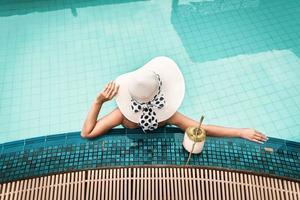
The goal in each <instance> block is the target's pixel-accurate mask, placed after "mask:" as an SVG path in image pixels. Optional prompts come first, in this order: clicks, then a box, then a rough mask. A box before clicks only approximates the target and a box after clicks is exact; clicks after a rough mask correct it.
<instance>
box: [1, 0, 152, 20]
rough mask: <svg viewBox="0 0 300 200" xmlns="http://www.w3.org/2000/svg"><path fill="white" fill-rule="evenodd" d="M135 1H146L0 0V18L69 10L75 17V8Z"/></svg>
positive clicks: (133, 0)
mask: <svg viewBox="0 0 300 200" xmlns="http://www.w3.org/2000/svg"><path fill="white" fill-rule="evenodd" d="M136 1H147V0H105V1H103V0H76V1H73V0H65V1H61V0H58V1H57V0H43V1H39V0H32V1H28V0H13V1H10V0H0V16H12V15H26V14H29V13H33V12H48V11H54V10H62V9H70V11H71V13H72V15H73V16H74V17H77V15H78V13H77V9H76V8H84V7H90V6H100V5H111V4H121V3H130V2H136Z"/></svg>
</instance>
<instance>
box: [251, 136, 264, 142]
mask: <svg viewBox="0 0 300 200" xmlns="http://www.w3.org/2000/svg"><path fill="white" fill-rule="evenodd" d="M253 139H256V140H259V141H263V142H265V141H266V140H265V139H264V138H262V137H261V136H259V135H254V136H253Z"/></svg>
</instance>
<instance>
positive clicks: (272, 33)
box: [171, 0, 300, 62]
mask: <svg viewBox="0 0 300 200" xmlns="http://www.w3.org/2000/svg"><path fill="white" fill-rule="evenodd" d="M299 18H300V1H293V0H288V1H283V0H275V1H268V0H261V1H259V0H222V1H221V0H216V1H200V0H198V1H197V0H194V1H187V0H184V1H180V0H173V1H172V13H171V23H172V25H173V26H174V28H175V30H176V32H177V34H178V35H179V37H180V39H181V41H182V44H183V46H184V47H185V49H186V51H187V53H188V54H189V56H190V58H191V59H192V60H193V61H195V62H203V61H207V60H215V59H219V58H226V57H230V56H236V55H239V54H253V53H258V52H262V51H268V50H273V49H278V50H280V49H291V50H292V51H293V52H294V53H295V54H296V55H297V56H299V54H300V25H299V20H297V19H299Z"/></svg>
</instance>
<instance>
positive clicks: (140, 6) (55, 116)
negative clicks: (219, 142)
mask: <svg viewBox="0 0 300 200" xmlns="http://www.w3.org/2000/svg"><path fill="white" fill-rule="evenodd" d="M299 19H300V1H294V0H273V1H268V0H265V1H259V0H243V1H239V0H234V1H233V0H232V1H197V0H194V1H193V2H189V1H188V0H185V1H180V0H177V1H160V0H152V1H122V0H119V1H117V0H116V1H112V0H111V1H100V0H93V1H89V0H85V1H76V2H73V1H67V0H65V1H63V0H61V1H59V0H57V1H29V0H15V3H13V4H12V3H11V2H10V1H8V0H2V1H0V28H1V31H0V143H4V142H8V141H13V140H18V139H24V138H30V137H36V136H41V135H51V134H57V133H61V132H70V131H78V130H80V129H81V126H82V124H83V121H84V119H85V117H86V114H87V112H88V110H89V108H90V105H91V103H92V101H93V100H94V98H95V96H96V95H97V93H98V92H100V91H101V90H102V88H103V86H104V84H105V83H106V82H108V81H109V80H113V79H115V78H116V77H117V76H118V75H120V74H122V73H125V72H128V71H131V70H134V69H136V68H137V67H139V66H142V65H143V64H145V63H146V62H147V61H149V60H150V59H151V58H153V57H155V56H159V55H165V56H169V57H171V58H172V59H174V60H175V61H176V62H177V63H178V65H179V66H180V68H181V70H182V73H183V75H184V77H185V83H186V93H185V98H184V101H183V103H182V105H181V107H180V109H179V111H180V112H183V113H184V114H186V115H188V116H190V117H191V118H194V119H196V120H198V118H199V117H200V115H202V114H203V115H205V122H206V123H207V124H217V125H222V126H232V127H252V128H256V129H258V130H260V131H262V132H264V133H265V134H267V135H268V136H272V137H278V138H282V139H288V140H294V141H300V122H299V119H300V103H299V102H300V79H299V77H300V59H299V56H300V20H299ZM115 106H116V103H115V101H111V102H108V103H106V104H105V105H104V106H103V108H102V110H101V113H100V116H103V115H105V114H107V113H109V112H110V111H111V110H112V109H113V108H114V107H115ZM119 127H121V126H119Z"/></svg>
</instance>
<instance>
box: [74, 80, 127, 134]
mask: <svg viewBox="0 0 300 200" xmlns="http://www.w3.org/2000/svg"><path fill="white" fill-rule="evenodd" d="M118 89H119V86H116V84H115V83H114V82H109V83H108V84H107V85H106V86H105V88H104V89H103V91H102V92H101V93H100V94H99V95H98V96H97V98H96V99H95V101H94V102H93V104H92V106H91V109H90V111H89V113H88V115H87V117H86V120H85V122H84V124H83V127H82V130H81V134H80V135H81V137H83V138H93V137H97V136H99V135H102V134H104V133H106V132H107V131H109V130H110V129H112V128H113V127H115V126H117V125H119V124H121V123H122V121H123V115H122V113H121V112H120V110H119V109H118V108H116V109H114V110H113V111H112V112H111V113H109V114H107V115H105V116H104V117H102V118H100V119H99V120H97V117H98V114H99V112H100V109H101V107H102V105H103V103H104V102H105V101H108V100H111V99H112V98H113V97H114V96H115V95H116V94H117V92H118Z"/></svg>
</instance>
